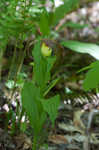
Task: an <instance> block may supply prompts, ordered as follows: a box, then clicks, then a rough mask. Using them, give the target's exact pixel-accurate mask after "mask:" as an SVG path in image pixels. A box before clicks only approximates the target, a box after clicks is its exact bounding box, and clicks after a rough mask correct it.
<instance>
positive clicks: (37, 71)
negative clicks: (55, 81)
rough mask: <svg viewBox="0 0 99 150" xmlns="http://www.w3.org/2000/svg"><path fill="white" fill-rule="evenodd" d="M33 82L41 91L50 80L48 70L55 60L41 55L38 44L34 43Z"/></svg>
mask: <svg viewBox="0 0 99 150" xmlns="http://www.w3.org/2000/svg"><path fill="white" fill-rule="evenodd" d="M33 56H34V80H35V82H36V83H37V85H38V86H39V87H40V89H41V90H42V91H44V90H45V88H46V83H47V82H48V81H49V80H50V70H51V68H52V66H53V64H54V62H55V60H56V58H55V57H48V58H45V57H43V56H42V54H41V47H40V42H38V43H36V45H35V47H34V50H33Z"/></svg>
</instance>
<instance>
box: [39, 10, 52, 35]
mask: <svg viewBox="0 0 99 150" xmlns="http://www.w3.org/2000/svg"><path fill="white" fill-rule="evenodd" d="M48 18H49V16H47V12H46V11H44V12H42V14H41V17H40V23H39V26H40V31H41V32H42V33H43V35H44V36H45V35H49V33H50V27H49V20H48Z"/></svg>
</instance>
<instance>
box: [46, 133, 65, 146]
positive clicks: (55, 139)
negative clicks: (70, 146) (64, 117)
mask: <svg viewBox="0 0 99 150" xmlns="http://www.w3.org/2000/svg"><path fill="white" fill-rule="evenodd" d="M48 139H49V141H50V142H52V143H54V144H66V143H68V141H67V140H66V138H65V137H64V136H63V135H52V136H49V138H48Z"/></svg>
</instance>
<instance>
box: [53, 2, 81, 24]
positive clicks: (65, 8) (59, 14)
mask: <svg viewBox="0 0 99 150" xmlns="http://www.w3.org/2000/svg"><path fill="white" fill-rule="evenodd" d="M78 4H79V0H65V1H64V4H63V5H61V6H59V7H57V8H56V10H55V13H54V24H57V23H58V21H60V19H62V18H63V17H64V16H65V15H66V14H67V13H69V12H70V11H71V10H73V9H74V8H75V7H78Z"/></svg>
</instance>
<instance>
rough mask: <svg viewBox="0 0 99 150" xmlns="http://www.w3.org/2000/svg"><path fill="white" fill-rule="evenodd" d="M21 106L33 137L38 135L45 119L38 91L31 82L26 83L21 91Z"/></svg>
mask: <svg viewBox="0 0 99 150" xmlns="http://www.w3.org/2000/svg"><path fill="white" fill-rule="evenodd" d="M21 95H22V106H23V108H24V109H25V110H26V113H27V115H28V117H29V120H30V123H31V125H32V127H33V129H34V134H35V136H36V135H38V134H39V133H40V130H41V128H42V125H43V123H44V121H45V119H46V114H45V113H44V111H43V106H42V103H41V102H40V101H39V99H40V90H39V88H37V87H36V86H35V85H34V84H33V83H32V82H26V83H25V84H24V87H23V89H22V93H21Z"/></svg>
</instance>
